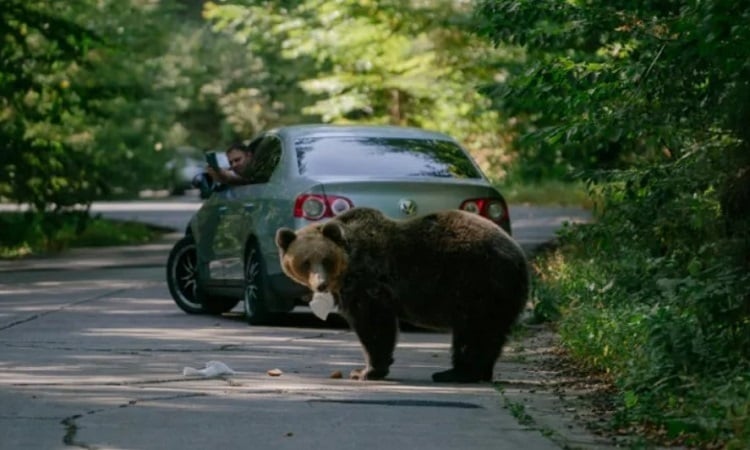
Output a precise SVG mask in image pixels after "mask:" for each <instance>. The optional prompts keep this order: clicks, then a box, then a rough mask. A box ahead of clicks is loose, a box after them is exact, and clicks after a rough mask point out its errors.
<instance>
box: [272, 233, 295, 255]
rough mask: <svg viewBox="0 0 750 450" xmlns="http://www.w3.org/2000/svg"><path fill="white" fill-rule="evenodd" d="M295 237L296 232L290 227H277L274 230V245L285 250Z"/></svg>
mask: <svg viewBox="0 0 750 450" xmlns="http://www.w3.org/2000/svg"><path fill="white" fill-rule="evenodd" d="M295 239H297V233H295V232H294V230H292V229H290V228H279V229H278V230H276V246H277V247H278V248H279V249H280V250H281V251H284V252H285V251H286V249H288V248H289V244H291V243H292V242H294V240H295Z"/></svg>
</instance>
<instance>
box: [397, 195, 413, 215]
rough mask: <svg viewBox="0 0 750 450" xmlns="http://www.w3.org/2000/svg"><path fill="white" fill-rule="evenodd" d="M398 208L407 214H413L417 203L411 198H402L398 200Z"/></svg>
mask: <svg viewBox="0 0 750 450" xmlns="http://www.w3.org/2000/svg"><path fill="white" fill-rule="evenodd" d="M398 209H400V210H401V212H402V213H404V214H406V215H407V216H413V215H414V213H416V212H417V204H416V203H414V201H413V200H409V199H407V198H402V199H401V200H399V201H398Z"/></svg>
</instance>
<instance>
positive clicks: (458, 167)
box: [295, 136, 481, 178]
mask: <svg viewBox="0 0 750 450" xmlns="http://www.w3.org/2000/svg"><path fill="white" fill-rule="evenodd" d="M295 149H296V151H297V163H298V165H299V172H300V174H302V175H307V176H320V175H325V176H339V175H341V176H383V177H440V178H481V175H480V173H479V172H478V171H477V169H476V167H475V166H474V164H473V163H472V162H471V160H470V159H469V158H468V157H467V155H466V153H465V152H464V151H463V150H462V149H461V148H460V147H459V146H458V145H456V144H455V143H454V142H451V141H445V140H434V139H414V138H391V137H363V136H320V137H318V136H316V137H305V138H300V139H298V140H297V141H295Z"/></svg>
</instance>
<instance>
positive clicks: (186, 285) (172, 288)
mask: <svg viewBox="0 0 750 450" xmlns="http://www.w3.org/2000/svg"><path fill="white" fill-rule="evenodd" d="M167 286H168V287H169V293H170V294H171V295H172V299H173V300H174V302H175V303H177V306H179V307H180V309H181V310H183V311H185V312H186V313H189V314H221V313H225V312H227V311H231V310H232V308H234V307H235V306H236V305H237V303H239V299H229V298H209V297H207V296H206V295H205V294H204V293H203V291H202V290H201V288H200V284H199V280H198V253H197V251H196V248H195V240H194V239H193V237H192V236H185V237H183V238H182V239H180V240H179V241H177V242H176V243H175V245H174V246H173V247H172V250H171V251H170V252H169V258H168V259H167Z"/></svg>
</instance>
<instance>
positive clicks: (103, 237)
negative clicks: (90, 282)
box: [0, 212, 166, 259]
mask: <svg viewBox="0 0 750 450" xmlns="http://www.w3.org/2000/svg"><path fill="white" fill-rule="evenodd" d="M0 230H2V234H0V258H5V259H8V258H19V257H23V256H28V255H37V254H45V253H55V252H59V251H62V250H65V249H67V248H71V247H108V246H117V245H137V244H145V243H148V242H152V241H153V240H155V239H157V238H158V237H160V236H161V235H163V234H164V233H165V231H166V230H163V229H158V228H155V227H152V226H149V225H146V224H142V223H135V222H124V221H115V220H108V219H103V218H100V217H94V218H90V217H87V216H81V215H79V214H61V215H55V216H50V215H39V214H27V213H16V212H9V213H0Z"/></svg>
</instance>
